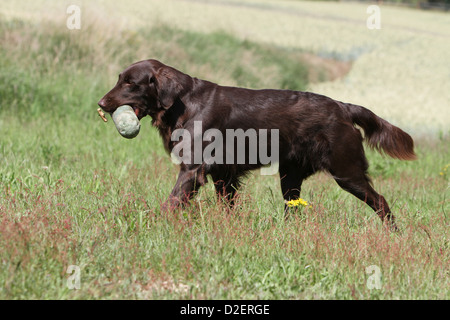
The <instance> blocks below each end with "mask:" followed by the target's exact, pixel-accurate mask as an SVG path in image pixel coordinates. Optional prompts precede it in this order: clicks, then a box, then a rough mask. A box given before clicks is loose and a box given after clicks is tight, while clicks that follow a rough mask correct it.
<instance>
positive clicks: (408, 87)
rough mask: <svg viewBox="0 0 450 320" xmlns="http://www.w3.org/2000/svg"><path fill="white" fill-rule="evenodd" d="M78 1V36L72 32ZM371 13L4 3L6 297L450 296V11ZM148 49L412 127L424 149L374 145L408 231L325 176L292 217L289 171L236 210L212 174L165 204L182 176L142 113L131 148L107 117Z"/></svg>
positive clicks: (0, 200) (259, 186)
mask: <svg viewBox="0 0 450 320" xmlns="http://www.w3.org/2000/svg"><path fill="white" fill-rule="evenodd" d="M72 4H75V5H78V6H79V7H80V9H81V28H80V29H79V30H69V29H68V28H67V26H66V21H67V19H68V17H69V16H70V14H68V13H67V12H66V10H67V8H68V7H69V5H72ZM368 5H369V3H354V2H328V1H327V2H316V1H314V2H306V1H268V0H254V1H253V0H248V1H234V0H218V1H206V0H195V1H187V0H171V1H156V0H145V1H144V0H137V1H133V2H111V1H100V0H98V1H76V2H72V1H50V0H36V1H33V2H30V1H24V0H16V1H9V0H5V1H2V4H1V6H0V44H1V47H0V137H1V138H0V161H1V164H2V165H1V167H0V262H1V266H2V268H0V298H6V299H18V298H22V299H23V298H25V299H28V298H31V299H33V298H62V299H67V298H113V299H122V298H136V299H149V298H150V299H151V298H154V299H155V298H156V299H159V298H176V299H178V298H194V299H209V298H215V299H222V298H228V299H240V298H248V299H255V298H260V299H266V298H268V299H330V298H331V299H335V298H337V299H397V298H412V299H443V298H444V299H447V298H449V293H448V286H449V252H448V250H449V240H448V239H449V236H448V230H449V228H448V227H449V220H448V181H449V177H450V173H449V172H448V163H449V162H450V160H449V155H450V150H449V129H450V128H449V123H450V118H449V117H450V112H449V108H450V81H449V80H450V63H449V59H448V52H449V49H450V41H449V40H450V14H449V13H446V12H440V11H422V10H417V9H412V8H403V7H395V6H385V5H380V8H381V29H380V30H370V29H368V28H367V26H366V20H367V18H368V16H369V14H368V13H367V12H366V10H367V7H368ZM147 58H155V59H158V60H160V61H162V62H164V63H166V64H168V65H171V66H173V67H175V68H177V69H179V70H182V71H184V72H186V73H188V74H190V75H191V76H195V77H198V78H203V79H207V80H210V81H213V82H217V83H219V84H223V85H233V86H244V87H250V88H281V89H293V90H304V91H313V92H316V93H320V94H324V95H328V96H330V97H332V98H335V99H338V100H342V101H345V102H351V103H355V104H360V105H363V106H365V107H367V108H369V109H371V110H372V111H374V112H375V113H377V114H378V115H380V116H382V117H383V118H385V119H388V120H389V121H391V122H392V123H393V124H395V125H398V126H400V127H401V128H403V129H405V130H406V131H408V132H409V133H410V134H411V135H412V136H413V138H414V139H415V141H416V145H417V153H418V156H419V159H418V160H417V161H414V162H400V161H395V160H391V159H387V158H385V157H382V156H380V155H378V154H376V153H374V152H372V151H370V150H368V157H369V161H370V164H371V167H370V173H371V174H372V176H373V177H374V184H375V188H376V189H377V190H379V191H380V193H382V194H384V195H385V196H386V198H387V199H388V202H389V203H390V204H391V207H392V208H393V211H394V212H395V213H396V214H397V216H398V219H399V224H400V225H401V227H402V229H403V230H404V231H403V233H402V234H400V235H390V234H388V233H386V232H385V231H384V230H383V228H382V226H381V224H380V222H379V219H378V217H377V216H376V215H375V214H374V213H373V212H371V210H370V209H368V208H366V206H365V205H364V204H362V203H359V202H358V201H357V200H356V199H354V198H353V197H352V196H351V195H348V194H346V193H345V192H343V191H342V190H340V189H339V187H338V186H337V185H336V184H335V183H334V182H333V181H332V179H330V178H329V177H327V176H326V175H325V174H321V175H317V176H316V177H313V178H312V179H310V180H308V181H307V182H306V183H305V184H304V188H303V189H302V197H303V198H305V199H306V200H308V201H309V202H311V203H312V204H313V206H312V208H311V209H308V210H304V212H302V214H301V215H298V216H295V217H294V218H293V219H292V220H290V221H287V222H285V221H284V219H283V212H282V211H283V202H282V197H281V193H280V191H279V179H278V177H277V176H273V177H261V176H258V175H254V176H251V177H250V178H249V180H248V182H247V184H246V186H245V187H244V188H243V190H242V193H241V194H242V195H241V198H240V199H239V205H238V208H237V210H236V212H235V213H233V214H230V213H228V212H227V210H226V208H224V207H223V206H221V204H220V203H217V202H216V198H215V196H214V191H213V186H212V185H211V184H210V185H208V186H207V187H206V188H204V190H202V191H201V192H200V194H199V196H198V197H197V199H196V200H195V201H194V202H193V204H192V206H191V207H190V208H187V209H185V210H182V211H180V212H179V213H176V214H174V216H173V217H169V218H168V217H164V216H161V214H160V212H159V205H160V203H161V202H163V201H164V200H165V197H167V195H168V194H169V193H170V190H171V187H172V185H173V184H174V181H175V179H176V174H177V168H176V166H174V165H173V164H172V163H171V162H170V158H169V157H168V156H167V155H166V154H165V152H164V150H163V147H162V143H161V141H160V139H159V136H158V134H157V132H156V130H155V129H154V128H152V127H151V123H150V119H143V120H142V128H141V133H140V134H139V136H138V137H137V138H135V139H133V140H126V139H123V138H121V137H120V136H119V134H118V133H117V132H116V129H115V128H114V125H113V124H112V123H111V121H109V122H108V123H106V124H105V123H103V122H102V121H101V120H100V119H99V117H98V115H97V114H96V111H95V110H96V108H97V105H96V103H97V101H98V100H99V99H100V98H101V97H102V96H103V95H104V94H105V93H106V92H107V91H108V90H109V89H110V88H111V87H112V86H113V85H114V84H115V82H116V80H117V76H118V74H119V73H120V72H121V71H122V70H123V69H124V68H125V67H126V66H128V65H129V64H131V63H133V62H135V61H138V60H142V59H147ZM71 264H74V265H78V266H80V267H81V269H82V280H81V283H82V287H81V289H79V290H71V289H69V288H68V287H67V284H66V282H67V277H68V275H67V274H66V273H65V272H66V269H67V267H68V266H69V265H71ZM370 265H377V266H379V267H380V268H381V270H382V273H383V286H382V288H381V289H379V290H369V289H368V287H367V285H366V281H367V278H368V275H367V273H366V272H365V268H366V267H368V266H370Z"/></svg>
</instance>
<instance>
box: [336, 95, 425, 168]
mask: <svg viewBox="0 0 450 320" xmlns="http://www.w3.org/2000/svg"><path fill="white" fill-rule="evenodd" d="M341 105H342V107H343V108H344V109H345V110H346V111H347V113H348V114H349V115H350V117H351V121H352V122H353V123H354V124H357V125H358V126H360V127H361V128H362V129H363V130H364V139H365V140H366V141H367V143H368V145H369V146H370V147H372V148H374V149H376V150H378V151H379V152H381V153H383V152H384V153H386V154H387V155H389V156H391V157H392V158H397V159H401V160H414V159H416V158H417V157H416V154H415V153H414V141H413V139H412V138H411V136H410V135H409V134H407V133H406V132H404V131H403V130H402V129H400V128H398V127H396V126H394V125H392V124H390V123H389V122H387V121H386V120H384V119H382V118H380V117H379V116H377V115H376V114H375V113H373V112H372V111H370V110H369V109H366V108H364V107H362V106H358V105H354V104H350V103H341Z"/></svg>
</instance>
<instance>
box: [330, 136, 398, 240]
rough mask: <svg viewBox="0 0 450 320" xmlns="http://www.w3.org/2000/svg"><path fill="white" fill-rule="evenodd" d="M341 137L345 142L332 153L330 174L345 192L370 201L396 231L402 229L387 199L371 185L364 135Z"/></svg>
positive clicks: (373, 207) (374, 208)
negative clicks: (363, 141) (395, 220)
mask: <svg viewBox="0 0 450 320" xmlns="http://www.w3.org/2000/svg"><path fill="white" fill-rule="evenodd" d="M355 130H356V129H355ZM340 138H341V139H342V141H340V143H338V144H337V146H336V147H335V148H333V150H332V153H331V158H330V160H331V161H330V168H329V172H330V173H331V174H332V175H333V177H334V179H335V180H336V182H337V183H338V185H339V186H340V187H341V188H342V189H344V190H346V191H348V192H350V193H351V194H353V195H354V196H355V197H357V198H358V199H360V200H362V201H364V202H366V203H367V204H368V205H369V206H370V207H371V208H372V209H373V210H374V211H375V212H376V213H377V214H378V216H379V217H380V218H381V221H383V222H385V223H387V224H388V226H389V227H390V228H391V229H392V230H395V231H396V230H398V228H397V226H396V224H395V222H394V219H395V218H394V215H393V214H392V213H391V210H390V208H389V205H388V204H387V202H386V200H385V199H384V197H383V196H382V195H380V194H378V193H377V192H376V191H375V190H374V189H373V187H372V186H371V182H370V178H369V177H368V175H367V168H368V166H369V165H368V163H367V159H366V156H365V154H364V148H363V145H362V138H361V135H360V134H359V133H356V132H355V131H342V132H341V136H340Z"/></svg>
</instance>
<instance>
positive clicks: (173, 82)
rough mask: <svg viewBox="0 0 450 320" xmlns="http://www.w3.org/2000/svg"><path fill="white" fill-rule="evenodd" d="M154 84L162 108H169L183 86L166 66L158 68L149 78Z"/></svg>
mask: <svg viewBox="0 0 450 320" xmlns="http://www.w3.org/2000/svg"><path fill="white" fill-rule="evenodd" d="M150 83H154V84H155V88H156V92H157V94H158V101H159V103H160V105H161V107H162V108H164V109H168V108H170V107H171V106H172V105H173V104H174V102H175V100H176V99H177V98H178V97H179V96H180V93H181V91H182V90H183V86H182V85H181V83H180V82H179V81H178V80H177V78H176V75H175V74H173V73H172V72H170V70H168V69H167V68H164V67H163V68H160V69H159V70H158V71H157V72H156V73H155V74H154V75H153V77H151V79H150Z"/></svg>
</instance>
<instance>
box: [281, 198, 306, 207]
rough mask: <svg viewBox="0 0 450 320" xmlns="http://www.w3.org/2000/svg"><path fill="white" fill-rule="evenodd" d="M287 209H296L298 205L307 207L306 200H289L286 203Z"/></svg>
mask: <svg viewBox="0 0 450 320" xmlns="http://www.w3.org/2000/svg"><path fill="white" fill-rule="evenodd" d="M286 204H287V206H288V207H297V206H299V205H302V206H304V207H306V206H307V205H308V202H307V201H306V200H303V199H302V198H299V199H297V200H289V201H287V202H286Z"/></svg>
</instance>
